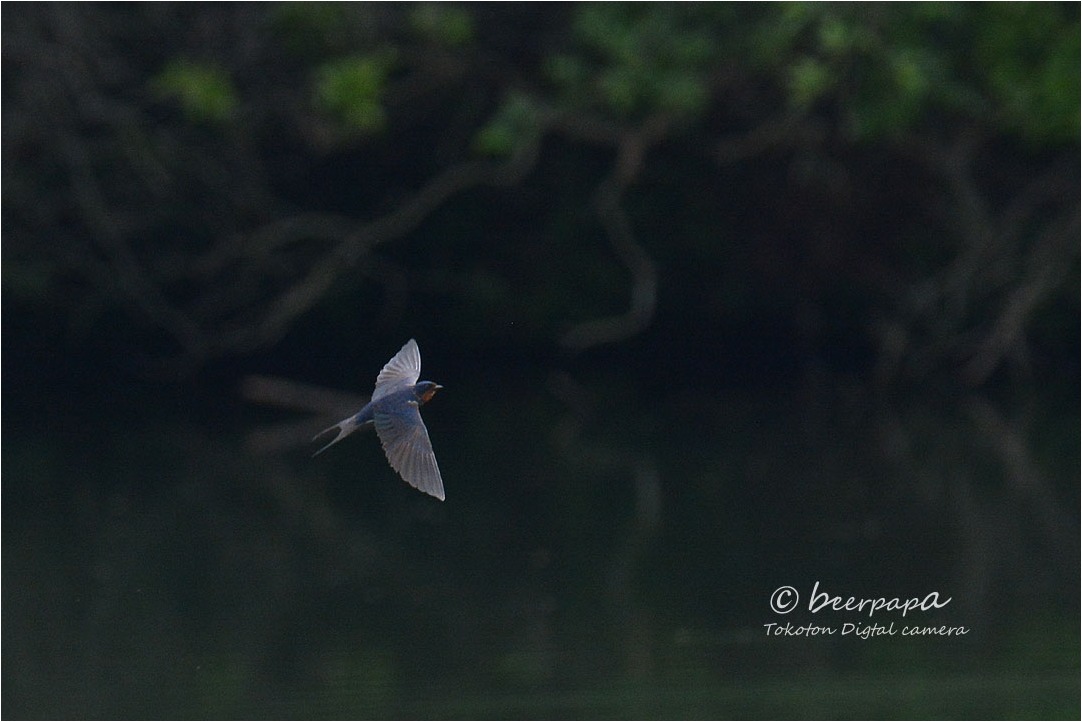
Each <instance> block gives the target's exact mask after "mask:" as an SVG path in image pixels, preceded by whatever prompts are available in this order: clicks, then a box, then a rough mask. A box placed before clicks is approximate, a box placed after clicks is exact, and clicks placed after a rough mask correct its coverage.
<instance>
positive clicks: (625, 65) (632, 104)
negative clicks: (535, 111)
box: [547, 3, 717, 117]
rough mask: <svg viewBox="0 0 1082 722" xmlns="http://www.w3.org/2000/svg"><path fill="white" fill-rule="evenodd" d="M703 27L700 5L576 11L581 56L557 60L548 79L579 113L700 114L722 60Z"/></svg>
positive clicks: (559, 56)
mask: <svg viewBox="0 0 1082 722" xmlns="http://www.w3.org/2000/svg"><path fill="white" fill-rule="evenodd" d="M702 20H703V17H702V16H701V10H700V9H699V8H698V7H697V6H691V8H690V9H686V8H676V7H673V6H668V5H656V4H642V5H638V4H633V5H627V4H623V3H589V4H585V5H580V6H577V12H576V16H575V19H574V22H573V25H572V34H573V38H574V46H575V50H577V51H578V52H563V53H558V54H555V55H553V56H552V57H551V58H550V59H549V60H548V63H547V75H548V79H549V80H550V81H551V82H552V83H553V85H554V86H555V87H556V89H557V91H558V92H559V94H560V95H561V97H562V100H563V102H564V103H565V104H568V105H571V106H573V107H574V106H583V105H585V106H594V105H599V106H600V107H601V109H603V110H605V111H606V112H608V113H611V114H613V115H615V116H617V117H640V116H645V115H649V114H651V113H655V112H658V111H665V112H671V113H674V114H678V115H691V114H694V113H696V112H698V111H699V110H701V109H702V107H703V106H704V105H705V103H706V100H707V98H708V96H709V90H708V87H707V84H708V77H707V69H708V68H709V66H710V64H711V62H712V61H713V60H714V59H715V57H716V54H717V53H716V47H717V46H716V43H715V41H714V38H713V37H712V35H711V27H710V25H709V24H708V23H703V22H702Z"/></svg>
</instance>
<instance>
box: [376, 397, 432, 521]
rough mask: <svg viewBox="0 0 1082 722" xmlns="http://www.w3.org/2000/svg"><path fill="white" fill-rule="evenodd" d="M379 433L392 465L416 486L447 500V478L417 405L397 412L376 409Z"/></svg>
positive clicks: (408, 406) (409, 405)
mask: <svg viewBox="0 0 1082 722" xmlns="http://www.w3.org/2000/svg"><path fill="white" fill-rule="evenodd" d="M375 421H376V434H378V435H379V440H380V443H382V444H383V453H385V454H386V455H387V461H389V462H391V467H392V468H393V469H394V470H395V471H397V472H398V474H399V475H400V476H401V477H402V478H403V479H405V480H406V481H407V482H408V483H409V484H410V486H413V487H415V488H417V489H420V490H421V491H423V492H425V493H426V494H431V495H432V496H434V497H436V498H437V499H439V500H440V501H443V478H442V477H441V476H440V467H439V466H437V465H436V455H435V454H434V453H432V442H431V441H429V439H428V429H426V428H425V424H424V422H423V421H421V412H420V410H419V409H418V408H417V406H416V405H414V404H408V405H407V406H406V407H405V408H404V409H402V410H400V411H394V412H386V411H377V412H376V418H375Z"/></svg>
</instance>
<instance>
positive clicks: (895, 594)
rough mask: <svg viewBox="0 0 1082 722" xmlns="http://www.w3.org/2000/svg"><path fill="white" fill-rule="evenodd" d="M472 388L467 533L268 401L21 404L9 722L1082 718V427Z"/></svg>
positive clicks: (1045, 414) (448, 514)
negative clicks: (255, 438)
mask: <svg viewBox="0 0 1082 722" xmlns="http://www.w3.org/2000/svg"><path fill="white" fill-rule="evenodd" d="M440 380H441V381H442V382H443V383H445V384H446V385H447V386H448V387H449V388H448V390H447V391H446V392H445V393H444V394H442V395H441V396H440V397H439V398H438V399H437V400H436V401H435V402H433V404H432V405H431V406H429V407H426V409H425V417H426V420H427V421H428V425H429V430H430V433H431V437H432V439H433V444H434V446H435V449H436V453H437V456H438V458H439V461H440V465H441V468H442V471H443V476H444V480H445V485H446V488H447V501H446V502H444V503H440V502H438V501H435V500H433V499H430V498H428V497H425V496H423V495H422V494H420V493H418V492H415V491H413V490H412V489H409V488H408V487H406V486H405V484H403V483H402V482H401V481H400V480H398V479H397V477H396V476H395V475H394V474H393V472H392V471H391V470H390V468H389V467H388V466H387V464H386V462H385V460H384V459H383V456H382V453H381V451H380V448H379V445H378V443H377V442H376V439H375V438H374V436H373V435H371V434H361V435H357V436H356V437H353V438H351V439H350V440H349V441H348V442H345V443H343V444H339V445H338V446H337V447H335V448H334V449H333V450H332V451H333V453H331V452H328V453H327V454H325V455H323V456H321V457H319V458H317V459H311V458H309V454H310V453H311V451H312V450H313V449H312V448H311V447H310V446H309V445H308V444H306V443H304V441H303V440H304V438H305V437H306V435H307V432H308V431H309V430H310V429H309V428H307V427H306V428H305V429H303V430H301V431H298V433H297V438H298V439H300V440H301V441H300V443H298V445H296V446H295V447H294V448H292V449H288V450H286V451H284V452H281V453H261V452H257V451H255V450H253V447H252V446H251V438H250V435H251V434H252V433H253V431H259V430H260V429H265V428H266V426H267V425H268V424H273V423H279V422H288V421H290V420H291V419H295V418H296V417H295V416H290V415H289V414H288V413H281V414H279V413H275V412H266V411H264V410H262V409H257V408H253V407H251V406H246V405H244V404H243V403H242V402H241V401H240V400H239V399H236V398H227V399H224V400H222V399H215V398H214V395H213V394H211V393H206V394H201V393H199V392H192V391H191V390H190V389H184V388H180V389H177V390H176V391H175V393H172V394H171V395H170V397H169V398H168V399H167V400H165V401H161V400H159V399H155V402H154V403H153V404H148V403H146V398H147V397H146V396H145V395H144V393H142V392H141V391H140V390H138V389H129V390H126V391H119V392H109V393H105V392H102V394H101V398H100V399H92V400H87V399H85V398H79V399H74V398H72V397H71V396H69V395H64V394H59V393H58V394H57V396H56V398H55V399H54V400H53V403H51V404H49V405H48V407H47V408H46V407H42V406H41V405H39V404H30V403H24V402H22V401H21V400H20V399H21V398H22V397H21V396H20V395H19V394H18V393H17V390H13V389H10V388H8V389H5V409H4V439H3V441H4V445H3V448H4V455H3V472H4V474H3V484H4V516H3V521H4V534H3V544H4V548H3V572H4V574H3V605H4V607H3V608H4V628H3V642H4V652H5V654H4V665H3V669H4V674H3V682H4V684H3V692H4V696H3V706H4V710H3V712H4V715H5V716H6V717H35V718H40V717H116V716H120V717H125V716H146V717H161V716H169V717H257V716H270V717H286V718H294V717H295V718H321V717H346V718H350V717H353V718H365V717H397V716H404V717H419V718H428V717H449V718H463V719H476V718H482V719H483V718H536V717H542V718H567V717H571V718H619V717H633V718H655V717H687V718H715V717H755V718H760V717H761V718H776V717H783V718H784V717H813V718H814V717H841V718H846V717H890V718H895V717H898V718H904V717H996V718H1001V717H1029V718H1032V717H1074V716H1077V715H1078V714H1079V622H1078V619H1079V609H1078V600H1079V560H1078V516H1077V510H1078V508H1079V499H1078V494H1079V491H1078V489H1079V479H1078V469H1079V458H1078V450H1079V446H1078V439H1079V419H1078V415H1077V407H1076V406H1074V405H1073V401H1072V403H1071V404H1068V403H1067V402H1066V401H1063V402H1061V401H1058V400H1057V398H1062V395H1056V394H1049V398H1047V399H1036V398H1032V399H1022V400H1018V399H1006V400H1003V399H1001V400H997V401H993V400H989V399H986V398H981V397H972V398H955V399H944V398H939V397H934V395H933V394H928V398H925V399H922V400H920V401H917V402H914V401H913V400H912V399H909V400H907V402H906V403H905V404H892V403H890V402H889V401H887V400H884V399H872V398H869V397H868V396H867V394H866V393H865V392H863V391H862V390H860V389H862V388H863V387H859V386H855V385H854V386H848V385H847V384H846V383H845V382H844V381H839V380H830V381H820V382H817V383H808V384H801V386H800V390H769V391H762V390H747V389H728V390H726V389H717V390H713V391H712V392H711V393H710V394H703V393H701V391H702V390H701V389H688V390H686V391H674V390H672V389H669V392H667V393H658V391H660V389H649V388H647V389H643V388H641V387H637V388H636V387H634V386H632V385H631V384H630V382H627V381H621V380H620V379H619V377H616V376H611V377H607V376H605V375H598V376H596V377H593V378H586V379H571V378H569V377H561V376H557V375H550V374H548V373H547V372H537V373H536V374H534V375H533V376H530V375H529V374H527V375H526V376H522V375H519V376H516V378H514V379H499V378H496V379H485V380H483V381H482V380H481V379H470V378H466V379H459V380H457V381H455V382H453V383H452V382H451V380H449V379H440ZM508 385H512V386H513V388H515V389H516V391H515V393H514V394H505V393H499V392H498V389H501V388H508ZM1074 395H1075V396H1077V393H1075V394H1074ZM1068 398H1070V397H1069V396H1068ZM332 420H334V419H332ZM323 421H326V419H314V420H312V428H316V429H318V428H319V427H320V424H321V423H322V422H323ZM783 586H791V587H792V588H793V589H794V590H795V591H796V592H797V594H798V595H799V603H798V604H797V606H796V608H795V610H793V611H791V612H790V613H787V614H781V613H778V612H775V611H773V610H772V609H771V607H770V603H771V598H772V595H773V594H774V593H775V590H777V589H778V588H780V587H783ZM813 591H818V592H821V593H825V594H826V595H828V598H829V599H832V600H833V599H834V598H836V597H837V598H838V599H837V600H836V605H837V606H839V607H844V606H845V604H846V601H847V600H848V599H849V598H850V597H853V598H854V602H853V604H854V605H855V604H859V602H860V600H862V599H869V600H875V599H878V598H883V599H884V600H885V601H888V602H889V600H891V599H893V598H899V599H900V600H901V602H902V603H904V602H905V601H906V600H908V599H910V598H917V599H918V600H920V601H925V600H926V599H928V595H930V594H932V593H933V592H934V593H936V594H937V596H936V597H935V598H934V599H932V601H933V602H937V603H939V604H940V606H939V608H931V607H929V608H927V609H925V610H912V611H909V612H907V613H906V614H905V615H904V616H903V615H902V613H901V612H900V611H898V610H897V609H893V610H879V611H876V612H874V614H871V615H869V613H868V611H867V610H868V608H869V607H870V605H871V604H872V603H874V601H873V602H868V603H867V604H866V606H865V611H863V612H861V611H855V610H854V609H853V608H851V609H849V610H845V609H834V608H831V606H832V605H831V604H826V605H825V606H824V607H823V608H820V609H818V610H817V611H812V610H811V609H810V608H809V601H810V598H811V595H812V593H813ZM823 599H824V597H823V596H820V597H819V600H820V601H822V600H823ZM768 624H778V625H780V626H779V627H773V628H770V629H771V630H779V629H782V628H783V627H784V625H786V624H789V625H790V627H789V628H788V629H789V630H790V632H792V630H796V629H805V630H807V631H805V632H802V633H801V634H800V635H799V636H796V635H793V634H791V633H790V634H778V635H774V634H769V633H768V629H767V627H766V626H765V625H768ZM845 625H852V626H849V627H846V626H845ZM868 625H881V627H882V629H885V630H887V631H884V632H882V633H880V634H878V635H876V636H871V633H874V631H875V630H876V629H877V628H876V627H872V628H871V632H868V631H867V630H868ZM914 627H917V628H928V627H931V628H935V629H939V630H941V629H950V628H953V629H954V631H953V632H949V633H948V634H949V636H942V635H937V636H911V635H909V634H907V633H906V632H907V631H908V630H910V629H911V628H914ZM813 628H814V630H813ZM844 629H848V630H849V631H848V632H846V633H843V630H844ZM857 629H860V630H865V634H866V636H865V637H864V638H862V637H861V636H859V635H858V634H857V633H856V630H857ZM812 631H818V633H817V634H814V635H811V632H812ZM891 632H893V633H891Z"/></svg>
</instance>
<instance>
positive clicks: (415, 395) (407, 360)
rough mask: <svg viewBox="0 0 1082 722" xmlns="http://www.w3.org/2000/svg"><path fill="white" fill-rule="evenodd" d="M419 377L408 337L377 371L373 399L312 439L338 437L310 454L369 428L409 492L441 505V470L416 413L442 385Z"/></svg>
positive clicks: (416, 354)
mask: <svg viewBox="0 0 1082 722" xmlns="http://www.w3.org/2000/svg"><path fill="white" fill-rule="evenodd" d="M420 375H421V350H420V349H419V348H417V342H416V341H414V340H413V339H412V338H411V339H410V340H409V341H407V342H406V345H405V346H403V347H402V349H401V350H400V351H399V352H398V353H396V354H395V355H394V357H393V358H392V359H391V360H390V361H388V362H387V365H386V366H384V367H383V370H382V371H380V372H379V376H377V377H376V389H375V391H373V392H372V400H371V401H369V402H368V403H367V404H366V405H365V407H364V408H363V409H361V410H360V411H358V412H357V413H356V414H354V415H353V416H350V417H349V418H348V419H344V420H342V421H339V422H338V423H337V424H335V425H334V426H330V427H328V428H326V429H324V430H323V431H321V432H319V433H318V434H316V435H315V438H314V439H312V440H313V441H315V439H318V438H319V437H320V436H323V435H324V434H326V433H327V432H328V431H333V430H334V429H338V435H337V436H335V437H334V439H332V440H331V442H330V443H329V444H327V445H326V446H324V447H323V448H322V449H320V450H319V451H317V452H316V453H315V454H312V456H315V455H316V454H321V453H323V452H324V451H326V450H327V449H329V448H330V447H332V446H334V445H335V444H337V443H338V442H339V441H341V440H342V439H344V438H346V437H347V436H349V435H350V434H352V433H353V432H354V431H356V430H357V429H359V428H361V427H363V426H367V425H368V424H373V425H374V426H375V427H376V435H377V436H379V440H380V443H381V444H383V453H385V454H386V455H387V461H389V462H390V463H391V467H392V468H393V469H394V470H395V471H397V472H398V474H399V476H401V477H402V478H403V479H405V480H406V482H407V483H409V484H410V485H411V486H413V487H414V488H417V489H420V490H421V491H423V492H425V493H426V494H431V495H432V496H434V497H436V498H437V499H439V500H440V501H443V479H442V478H441V477H440V467H439V466H437V465H436V455H435V454H434V453H433V452H432V442H431V441H429V438H428V429H426V428H425V422H424V421H422V420H421V411H420V408H421V406H423V405H424V404H426V403H428V402H429V401H431V400H432V397H433V396H435V394H436V392H437V391H439V390H440V389H442V388H443V387H442V386H440V385H439V384H437V383H433V382H432V381H418V380H417V379H418V378H419V377H420Z"/></svg>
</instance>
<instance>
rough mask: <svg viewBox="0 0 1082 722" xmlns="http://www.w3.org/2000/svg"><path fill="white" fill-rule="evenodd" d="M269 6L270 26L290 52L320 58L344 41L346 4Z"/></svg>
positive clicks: (284, 3) (304, 3) (283, 4)
mask: <svg viewBox="0 0 1082 722" xmlns="http://www.w3.org/2000/svg"><path fill="white" fill-rule="evenodd" d="M270 8H271V26H272V27H273V28H274V31H275V35H276V36H277V37H278V38H280V39H281V41H282V43H283V44H284V46H285V48H286V50H288V51H289V53H290V54H291V55H294V56H297V57H302V58H307V57H311V58H318V57H322V56H324V55H325V54H327V53H328V52H330V51H331V50H332V49H333V48H335V47H338V46H340V45H342V44H344V32H343V31H344V29H345V28H347V27H348V22H347V18H346V8H347V4H346V3H335V2H283V3H275V4H274V5H271V6H270Z"/></svg>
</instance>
